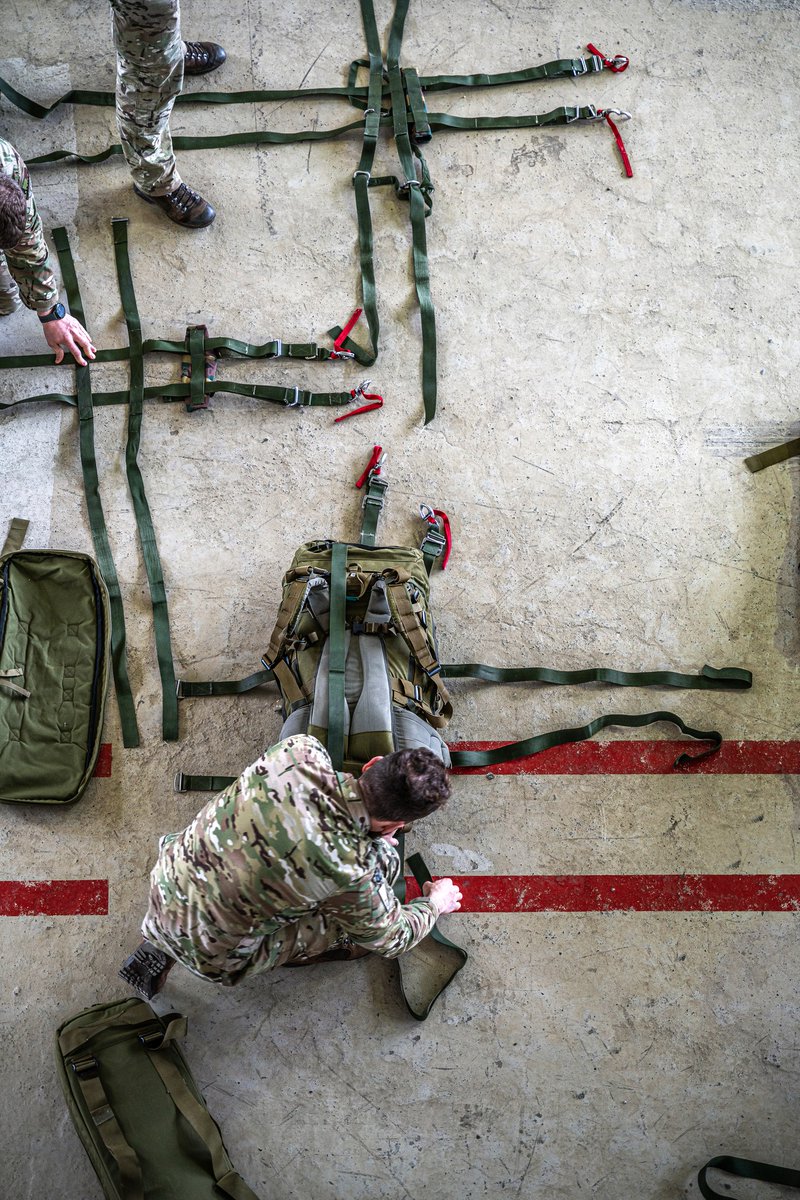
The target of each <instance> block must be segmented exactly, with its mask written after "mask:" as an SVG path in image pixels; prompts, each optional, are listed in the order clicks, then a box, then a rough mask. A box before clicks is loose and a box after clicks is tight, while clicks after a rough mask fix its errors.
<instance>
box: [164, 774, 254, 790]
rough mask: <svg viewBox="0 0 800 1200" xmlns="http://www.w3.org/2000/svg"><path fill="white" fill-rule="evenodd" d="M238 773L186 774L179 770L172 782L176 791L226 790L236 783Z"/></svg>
mask: <svg viewBox="0 0 800 1200" xmlns="http://www.w3.org/2000/svg"><path fill="white" fill-rule="evenodd" d="M237 778H238V776H237V775H186V774H185V773H184V772H183V771H177V772H176V774H175V778H174V780H173V782H172V790H173V791H174V792H224V791H225V788H228V787H230V786H231V784H232V783H236V780H237Z"/></svg>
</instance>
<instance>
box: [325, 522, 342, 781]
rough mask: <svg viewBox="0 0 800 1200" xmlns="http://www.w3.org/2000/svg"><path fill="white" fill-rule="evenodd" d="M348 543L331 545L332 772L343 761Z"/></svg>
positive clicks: (330, 718)
mask: <svg viewBox="0 0 800 1200" xmlns="http://www.w3.org/2000/svg"><path fill="white" fill-rule="evenodd" d="M346 591H347V546H346V544H345V543H343V542H334V543H333V545H332V546H331V582H330V603H331V607H330V626H329V630H328V643H327V644H328V651H329V662H328V754H329V755H330V758H331V762H332V763H333V769H334V771H341V769H342V765H343V763H344V706H345V697H344V671H345V607H346V603H347V596H346Z"/></svg>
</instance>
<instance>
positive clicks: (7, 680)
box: [0, 667, 30, 700]
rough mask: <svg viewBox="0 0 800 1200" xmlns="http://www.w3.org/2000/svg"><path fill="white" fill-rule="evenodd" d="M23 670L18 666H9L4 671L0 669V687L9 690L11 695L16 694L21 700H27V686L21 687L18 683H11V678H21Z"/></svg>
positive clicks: (28, 694)
mask: <svg viewBox="0 0 800 1200" xmlns="http://www.w3.org/2000/svg"><path fill="white" fill-rule="evenodd" d="M24 674H25V672H24V671H22V670H21V669H20V668H19V667H9V668H8V670H6V671H0V689H2V690H3V691H5V692H9V693H10V694H11V695H12V696H18V697H19V698H20V699H21V700H28V699H29V698H30V692H29V691H28V689H27V688H24V687H22V686H21V685H20V684H19V683H12V682H11V680H12V679H21V678H23V677H24Z"/></svg>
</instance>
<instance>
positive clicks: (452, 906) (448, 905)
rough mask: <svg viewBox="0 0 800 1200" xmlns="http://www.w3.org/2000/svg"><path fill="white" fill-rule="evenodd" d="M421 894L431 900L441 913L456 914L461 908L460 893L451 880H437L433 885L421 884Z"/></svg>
mask: <svg viewBox="0 0 800 1200" xmlns="http://www.w3.org/2000/svg"><path fill="white" fill-rule="evenodd" d="M422 894H423V896H427V897H428V899H429V900H432V901H433V903H434V905H435V906H436V908H437V909H438V911H439V914H440V915H441V913H450V912H457V911H458V910H459V908H461V899H462V897H461V892H460V891H459V889H458V888H457V887H456V885H455V884H454V883H453V881H452V879H437V880H436V881H435V882H434V883H423V885H422Z"/></svg>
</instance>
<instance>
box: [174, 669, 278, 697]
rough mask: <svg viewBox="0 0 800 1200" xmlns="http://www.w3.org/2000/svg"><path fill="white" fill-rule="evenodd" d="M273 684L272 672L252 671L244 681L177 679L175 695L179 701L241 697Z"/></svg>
mask: <svg viewBox="0 0 800 1200" xmlns="http://www.w3.org/2000/svg"><path fill="white" fill-rule="evenodd" d="M274 682H275V676H274V674H273V673H272V671H254V672H253V674H252V675H248V676H247V677H246V678H245V679H205V680H190V679H179V680H178V682H177V684H176V694H177V697H178V699H179V700H186V699H188V698H189V697H191V698H193V699H195V698H197V697H201V696H242V695H244V693H245V692H252V691H253V689H254V688H257V687H262V686H263V685H264V684H265V683H274Z"/></svg>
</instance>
